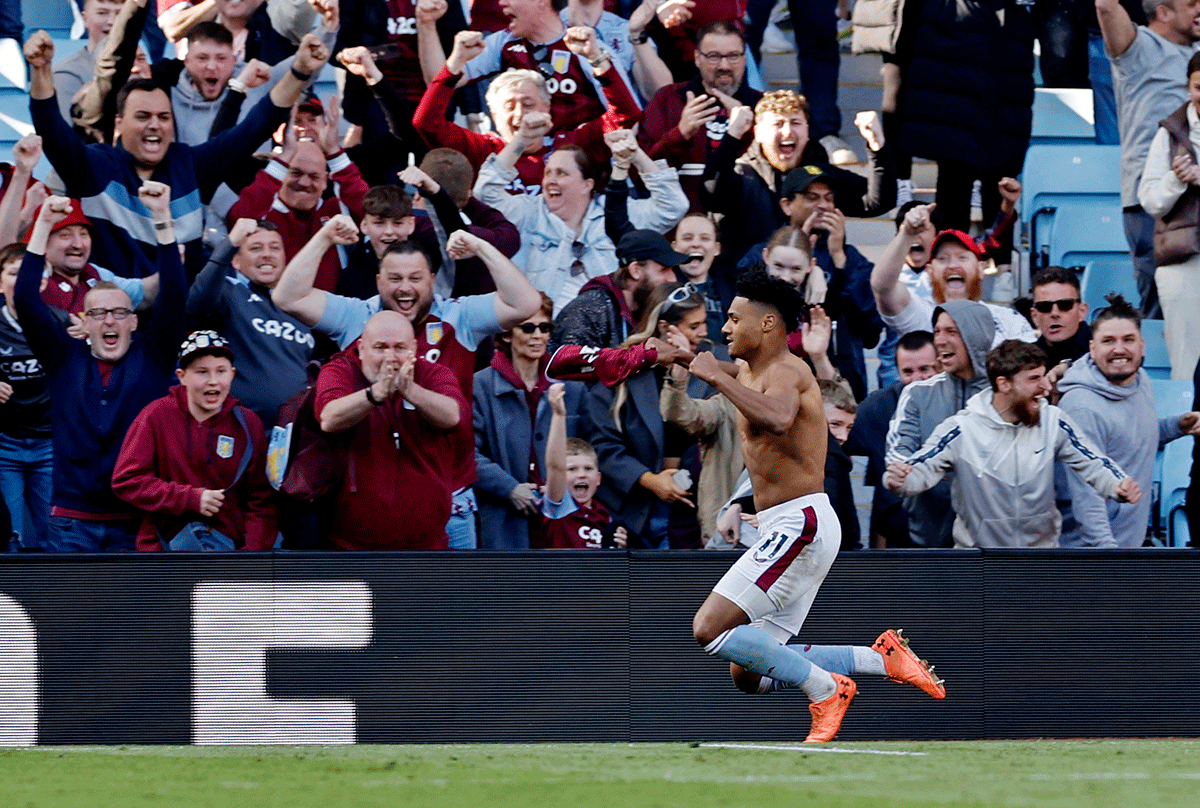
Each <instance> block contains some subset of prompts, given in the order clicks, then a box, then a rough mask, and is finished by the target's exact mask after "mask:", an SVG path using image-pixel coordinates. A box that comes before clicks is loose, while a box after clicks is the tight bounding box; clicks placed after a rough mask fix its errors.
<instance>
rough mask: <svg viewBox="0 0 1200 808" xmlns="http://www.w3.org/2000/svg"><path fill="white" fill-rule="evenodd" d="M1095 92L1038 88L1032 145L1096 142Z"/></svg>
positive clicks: (1034, 103) (1034, 99)
mask: <svg viewBox="0 0 1200 808" xmlns="http://www.w3.org/2000/svg"><path fill="white" fill-rule="evenodd" d="M1092 121H1093V111H1092V91H1091V90H1087V89H1082V90H1081V89H1067V88H1050V87H1038V88H1037V89H1036V90H1034V94H1033V128H1032V131H1031V133H1030V143H1066V144H1070V143H1072V142H1075V141H1084V142H1091V143H1095V140H1096V128H1095V126H1094V125H1093V122H1092Z"/></svg>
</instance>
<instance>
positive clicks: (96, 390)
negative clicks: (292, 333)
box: [13, 244, 187, 514]
mask: <svg viewBox="0 0 1200 808" xmlns="http://www.w3.org/2000/svg"><path fill="white" fill-rule="evenodd" d="M157 258H158V261H157V270H156V271H158V273H159V279H160V284H161V285H160V287H159V292H158V298H157V299H156V300H155V301H154V309H153V311H152V313H151V320H150V326H149V327H148V328H146V329H145V330H143V331H138V332H135V333H134V335H133V342H132V344H131V345H130V346H129V352H128V353H126V354H125V356H124V357H123V358H122V359H121V360H120V361H118V362H117V363H116V365H115V366H114V367H113V370H112V373H111V374H110V376H109V379H108V384H107V385H106V384H104V383H103V381H102V380H101V378H100V368H99V364H98V363H97V361H96V359H95V357H93V356H92V352H91V348H90V347H89V346H88V344H87V343H86V342H85V341H84V340H77V339H72V338H71V337H69V336H67V333H66V331H65V330H64V329H63V327H62V323H61V321H60V320H59V319H58V317H56V316H55V315H54V312H53V310H52V309H51V308H50V307H49V306H48V305H46V304H45V303H43V302H42V298H41V294H40V293H39V291H38V287H39V286H40V284H41V280H42V269H43V267H44V266H45V258H44V256H41V255H34V254H33V253H26V254H25V258H24V259H23V260H22V262H21V271H20V274H19V275H18V276H17V286H16V289H15V290H14V292H13V297H14V298H15V302H16V305H17V317H18V319H19V320H20V322H21V327H22V328H23V329H24V330H25V336H26V339H27V340H28V341H29V347H30V348H32V349H33V352H34V355H36V356H37V358H38V361H40V362H41V363H42V365H43V366H45V368H46V373H47V376H48V381H49V388H50V419H51V423H52V424H53V427H54V498H53V499H52V500H51V504H53V505H55V506H59V507H63V508H69V509H71V510H76V511H83V512H86V513H94V514H107V513H127V512H128V511H129V506H128V505H127V504H126V503H125V502H123V501H121V500H120V499H118V498H117V497H116V495H115V494H113V492H112V473H113V467H114V466H115V465H116V462H117V453H118V452H119V451H120V449H121V443H122V441H124V439H125V432H126V430H128V429H129V425H130V424H131V423H132V422H133V419H134V417H135V416H136V415H137V414H138V413H139V412H141V411H142V408H143V407H145V406H146V405H147V404H149V403H150V402H151V401H154V400H155V399H157V398H161V397H162V396H164V395H166V392H167V388H168V387H170V386H171V383H172V381H173V380H174V375H173V371H174V368H175V356H176V353H177V352H178V350H179V344H180V343H181V342H183V337H184V326H183V302H184V295H185V291H186V289H187V279H186V278H185V277H184V273H183V264H181V263H180V261H179V251H178V250H177V249H176V247H175V245H174V244H172V245H170V246H169V247H163V248H162V249H160V250H159V251H158V255H157Z"/></svg>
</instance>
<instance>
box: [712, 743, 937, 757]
mask: <svg viewBox="0 0 1200 808" xmlns="http://www.w3.org/2000/svg"><path fill="white" fill-rule="evenodd" d="M700 745H701V746H703V747H707V748H709V749H767V750H775V751H779V752H833V753H836V754H842V755H905V756H913V757H924V756H925V755H927V754H929V753H928V752H902V751H900V750H896V749H846V748H845V747H841V746H811V745H805V746H769V745H766V744H757V743H702V744H700Z"/></svg>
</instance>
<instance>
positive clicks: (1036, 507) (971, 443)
mask: <svg viewBox="0 0 1200 808" xmlns="http://www.w3.org/2000/svg"><path fill="white" fill-rule="evenodd" d="M1056 461H1060V462H1062V463H1064V464H1065V465H1067V466H1070V467H1071V469H1073V470H1074V471H1075V472H1077V473H1079V474H1082V475H1083V476H1084V478H1086V479H1087V481H1088V484H1089V485H1092V486H1095V488H1096V490H1098V491H1099V492H1100V493H1101V494H1102V495H1103V496H1105V497H1114V496H1116V489H1117V485H1118V484H1119V483H1120V482H1121V480H1123V479H1125V473H1124V472H1123V471H1121V469H1119V468H1117V466H1116V465H1115V464H1114V463H1113V462H1112V461H1111V460H1109V459H1108V458H1107V457H1105V456H1104V455H1102V454H1100V453H1099V452H1097V451H1096V449H1095V447H1093V446H1091V445H1090V444H1089V443H1088V442H1087V441H1086V440H1085V439H1083V438H1081V437H1080V435H1079V430H1078V429H1077V428H1076V426H1075V424H1073V423H1072V422H1071V419H1070V417H1069V416H1068V415H1066V414H1065V413H1064V412H1063V411H1062V410H1060V409H1059V408H1058V407H1055V406H1053V405H1052V404H1047V403H1044V402H1043V404H1042V407H1041V417H1040V418H1039V419H1038V423H1037V424H1036V425H1033V426H1026V425H1024V424H1015V423H1009V422H1008V421H1006V420H1004V418H1002V417H1001V416H1000V413H998V412H996V407H995V405H994V403H993V393H992V391H991V390H990V389H989V390H984V391H983V392H981V393H976V394H975V395H974V396H972V397H971V400H970V401H968V402H967V406H966V407H965V408H964V409H962V410H961V411H959V412H958V413H956V414H955V415H952V416H950V417H949V418H948V419H946V420H945V421H943V422H942V424H941V426H939V427H938V428H937V429H935V430H934V431H933V434H932V435H930V436H929V440H927V441H926V442H925V445H924V446H923V447H921V451H920V452H919V453H918V454H917V455H916V457H914V458H912V459H911V460H910V463H911V464H912V470H911V471H910V472H909V473H908V476H907V477H905V478H904V482H903V486H902V488H901V489H900V491H899V492H898V493H901V494H912V493H916V492H918V491H923V490H925V489H927V488H929V486H931V485H933V484H934V482H935V481H937V480H939V479H941V477H942V475H944V474H946V473H947V472H949V471H950V470H952V469H953V470H955V472H956V473H955V475H954V482H953V483H952V484H951V486H950V488H951V492H952V493H951V500H952V502H953V504H954V511H955V520H954V544H955V546H956V547H1058V535H1059V527H1060V520H1059V515H1058V508H1056V507H1055V505H1054V464H1055V462H1056Z"/></svg>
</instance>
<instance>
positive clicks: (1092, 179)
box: [1020, 140, 1128, 269]
mask: <svg viewBox="0 0 1200 808" xmlns="http://www.w3.org/2000/svg"><path fill="white" fill-rule="evenodd" d="M1120 159H1121V149H1120V147H1119V146H1098V145H1096V144H1095V143H1088V142H1086V141H1083V140H1079V141H1073V142H1066V143H1034V144H1033V145H1031V146H1030V147H1029V150H1028V151H1027V152H1026V154H1025V168H1024V171H1023V172H1022V174H1021V186H1022V187H1021V203H1020V216H1021V223H1022V225H1024V226H1025V228H1027V233H1026V235H1027V236H1028V239H1029V244H1030V256H1029V263H1028V264H1027V266H1028V268H1030V269H1039V268H1041V267H1043V266H1046V265H1048V264H1050V263H1053V262H1052V261H1051V260H1050V258H1049V245H1050V234H1051V231H1052V230H1053V222H1054V219H1055V217H1056V216H1057V213H1058V211H1059V209H1060V208H1062V207H1063V206H1065V205H1099V206H1102V207H1109V208H1112V209H1115V210H1117V211H1118V213H1119V212H1120V210H1121V165H1120ZM1118 218H1120V217H1118ZM1126 250H1128V247H1126Z"/></svg>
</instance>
